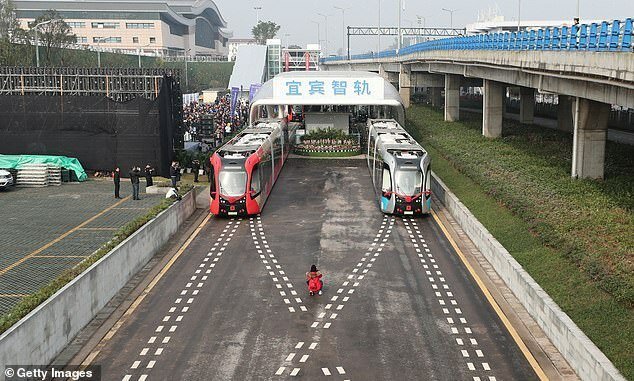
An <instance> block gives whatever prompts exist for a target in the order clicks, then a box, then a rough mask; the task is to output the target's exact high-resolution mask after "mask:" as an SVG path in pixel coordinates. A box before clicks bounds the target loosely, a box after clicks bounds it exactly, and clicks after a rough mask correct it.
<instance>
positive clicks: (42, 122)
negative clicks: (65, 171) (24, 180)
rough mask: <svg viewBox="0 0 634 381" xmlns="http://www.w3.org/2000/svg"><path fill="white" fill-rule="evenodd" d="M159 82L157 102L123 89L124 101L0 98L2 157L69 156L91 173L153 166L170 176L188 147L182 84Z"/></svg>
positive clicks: (44, 96)
mask: <svg viewBox="0 0 634 381" xmlns="http://www.w3.org/2000/svg"><path fill="white" fill-rule="evenodd" d="M36 72H37V70H36ZM42 74H43V75H44V74H46V75H49V74H48V73H42ZM75 74H77V75H78V74H79V73H76V72H75ZM99 74H104V73H103V72H99ZM109 74H116V73H109ZM119 74H123V73H119ZM128 74H129V75H135V74H139V75H141V76H144V75H147V74H148V72H147V71H146V72H136V73H135V72H134V71H132V70H131V71H130V73H128ZM157 74H158V73H157ZM140 80H142V79H140ZM158 80H159V82H158V89H157V90H158V91H156V92H155V94H156V96H155V97H152V98H146V97H143V96H141V95H140V94H135V95H136V96H134V97H132V96H128V95H125V92H122V91H124V89H119V90H121V92H119V93H118V94H119V95H121V94H123V95H124V96H123V97H120V96H117V97H113V96H112V94H106V93H102V94H94V93H93V94H88V93H83V94H74V95H69V94H68V93H60V94H55V95H52V94H45V93H39V94H37V93H35V92H28V93H25V94H24V95H20V94H16V93H15V92H14V93H12V94H4V95H0V141H2V147H1V148H0V149H1V150H2V151H0V153H4V154H43V155H66V156H70V157H76V158H78V159H79V160H80V162H81V163H82V165H83V166H84V168H86V169H88V170H112V169H113V168H115V167H116V166H119V167H121V168H122V172H124V173H127V169H128V168H130V167H132V166H141V167H142V166H145V165H146V164H150V165H152V166H154V167H155V168H156V169H157V172H158V174H160V175H163V176H166V175H168V172H169V164H170V161H171V160H172V159H173V158H174V151H175V149H180V148H182V147H183V133H184V131H183V128H182V94H181V92H180V86H179V82H178V80H177V78H175V77H173V76H170V75H163V76H160V77H158Z"/></svg>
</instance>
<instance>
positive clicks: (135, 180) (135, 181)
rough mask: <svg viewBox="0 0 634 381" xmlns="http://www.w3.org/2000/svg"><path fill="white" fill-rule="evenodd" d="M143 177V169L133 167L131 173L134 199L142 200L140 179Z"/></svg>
mask: <svg viewBox="0 0 634 381" xmlns="http://www.w3.org/2000/svg"><path fill="white" fill-rule="evenodd" d="M140 177H141V168H139V167H132V170H131V171H130V182H131V183H132V199H133V200H140V198H139V178H140Z"/></svg>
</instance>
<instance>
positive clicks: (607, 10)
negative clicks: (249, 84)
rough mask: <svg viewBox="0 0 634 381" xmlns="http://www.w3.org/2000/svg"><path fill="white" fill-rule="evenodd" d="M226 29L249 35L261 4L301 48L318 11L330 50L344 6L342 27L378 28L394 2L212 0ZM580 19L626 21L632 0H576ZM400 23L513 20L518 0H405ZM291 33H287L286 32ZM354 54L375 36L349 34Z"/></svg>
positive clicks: (543, 13) (568, 4)
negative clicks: (496, 15) (487, 16)
mask: <svg viewBox="0 0 634 381" xmlns="http://www.w3.org/2000/svg"><path fill="white" fill-rule="evenodd" d="M214 1H215V3H216V4H217V5H218V7H219V8H220V12H221V13H222V15H223V17H224V18H225V20H227V22H228V23H229V29H231V30H232V31H233V33H234V36H235V37H250V36H251V28H252V27H253V25H254V24H255V22H256V11H255V10H254V9H253V7H256V6H260V7H262V10H260V20H265V21H266V20H272V21H275V22H276V23H277V24H279V25H281V26H282V28H281V29H280V33H279V34H278V38H281V39H282V40H283V43H284V44H286V41H287V40H288V41H289V42H290V43H291V44H298V45H301V46H305V45H306V44H307V43H316V41H317V25H316V24H315V23H313V22H311V20H314V21H319V22H320V23H321V36H320V37H321V39H322V40H323V39H325V35H326V32H325V27H326V25H325V22H324V18H323V17H322V16H319V15H317V13H323V14H326V15H329V17H328V42H329V43H328V49H329V51H330V53H331V54H333V53H336V52H337V50H338V49H340V48H341V46H342V42H343V31H342V19H341V11H340V10H338V9H335V8H334V7H335V6H339V7H342V8H350V9H348V10H346V20H345V21H346V25H353V26H376V25H377V24H378V18H379V2H380V3H381V4H382V5H381V24H382V25H390V26H396V24H397V17H398V16H397V15H398V13H397V12H398V0H214ZM579 1H580V14H581V19H582V21H583V19H584V18H585V19H600V20H612V19H615V18H616V19H624V18H626V17H632V16H634V1H633V0H593V1H589V0H579ZM403 3H404V7H405V10H404V11H403V16H402V17H403V22H402V25H403V26H410V25H412V26H417V24H418V23H417V18H416V16H417V15H420V16H423V17H425V21H426V25H427V26H428V27H432V26H436V27H448V26H449V22H450V20H449V13H448V12H445V11H443V10H442V8H448V9H457V11H455V12H454V14H453V24H454V27H464V25H465V24H469V23H472V22H475V21H476V19H477V15H478V11H487V10H488V9H489V8H495V7H496V6H497V8H498V9H499V12H500V14H502V15H504V17H505V19H506V20H517V8H518V0H500V1H498V2H495V1H488V0H403ZM521 3H522V9H521V19H522V20H529V19H530V20H572V18H573V17H575V15H576V12H577V0H524V1H522V2H521ZM286 34H290V36H285V35H286ZM392 42H393V38H390V37H382V48H385V47H386V46H387V45H388V44H389V43H392ZM351 48H352V51H353V52H354V53H358V52H365V51H368V50H376V48H377V37H376V36H373V37H367V36H366V37H362V36H356V37H355V36H353V37H351Z"/></svg>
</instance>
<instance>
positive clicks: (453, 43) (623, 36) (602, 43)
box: [322, 18, 634, 62]
mask: <svg viewBox="0 0 634 381" xmlns="http://www.w3.org/2000/svg"><path fill="white" fill-rule="evenodd" d="M632 24H633V21H632V18H627V19H625V21H620V20H614V21H613V22H611V23H609V22H607V21H603V22H601V23H592V24H589V25H586V24H581V25H573V26H571V27H568V26H562V27H553V28H543V29H538V30H530V31H528V30H525V31H519V32H501V33H486V34H477V35H473V36H461V37H451V38H442V39H437V40H432V41H425V42H421V43H419V44H415V45H410V46H407V47H404V48H402V49H401V50H400V51H398V52H397V51H396V50H386V51H382V52H379V53H365V54H355V55H352V56H351V57H350V59H351V60H363V59H374V58H389V57H396V56H403V55H408V54H412V53H417V52H424V51H431V50H506V51H531V50H532V51H562V50H563V51H590V52H632V51H633V47H634V45H633V44H632V37H633V30H632V29H633V27H632ZM341 60H347V57H345V56H338V57H328V58H324V59H322V61H323V62H330V61H341Z"/></svg>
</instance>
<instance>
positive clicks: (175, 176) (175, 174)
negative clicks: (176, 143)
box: [170, 161, 180, 189]
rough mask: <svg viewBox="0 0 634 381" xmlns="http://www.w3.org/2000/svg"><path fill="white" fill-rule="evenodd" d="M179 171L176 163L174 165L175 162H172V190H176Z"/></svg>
mask: <svg viewBox="0 0 634 381" xmlns="http://www.w3.org/2000/svg"><path fill="white" fill-rule="evenodd" d="M179 171H180V169H179V168H178V163H176V162H175V161H173V162H172V165H171V166H170V179H171V180H172V188H175V189H177V188H176V181H177V179H178V174H179Z"/></svg>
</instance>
